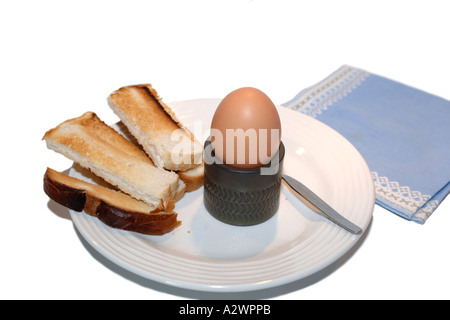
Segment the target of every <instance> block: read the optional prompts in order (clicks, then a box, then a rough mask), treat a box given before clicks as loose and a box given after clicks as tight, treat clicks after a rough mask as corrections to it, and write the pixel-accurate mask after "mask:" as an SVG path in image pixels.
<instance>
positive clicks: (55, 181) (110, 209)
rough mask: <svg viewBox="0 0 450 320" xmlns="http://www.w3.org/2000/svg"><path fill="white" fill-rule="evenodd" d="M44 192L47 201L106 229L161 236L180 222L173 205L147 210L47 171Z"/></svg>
mask: <svg viewBox="0 0 450 320" xmlns="http://www.w3.org/2000/svg"><path fill="white" fill-rule="evenodd" d="M44 191H45V193H46V194H47V195H48V196H49V197H50V199H52V200H54V201H56V202H57V203H59V204H61V205H63V206H65V207H68V208H70V209H72V210H75V211H78V212H80V211H84V212H85V213H87V214H89V215H91V216H94V217H97V218H98V219H100V221H102V222H103V223H105V224H106V225H108V226H110V227H113V228H117V229H122V230H128V231H134V232H138V233H143V234H150V235H162V234H165V233H167V232H170V231H172V230H173V229H175V228H177V227H178V226H179V225H180V224H181V222H180V221H178V220H177V213H175V212H173V209H174V204H173V202H169V203H167V204H166V207H164V208H158V207H155V206H149V205H148V204H146V203H145V202H143V201H139V200H136V199H134V198H132V197H131V196H129V195H127V194H125V193H122V192H120V191H115V190H111V189H108V188H106V187H103V186H99V185H96V184H92V183H89V182H86V181H83V180H80V179H76V178H73V177H70V176H68V175H66V174H64V173H61V172H58V171H56V170H53V169H51V168H47V170H46V172H45V175H44Z"/></svg>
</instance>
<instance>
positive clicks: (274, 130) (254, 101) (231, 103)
mask: <svg viewBox="0 0 450 320" xmlns="http://www.w3.org/2000/svg"><path fill="white" fill-rule="evenodd" d="M280 141H281V121H280V116H279V114H278V111H277V108H276V107H275V105H274V103H273V102H272V100H271V99H270V98H269V97H268V96H267V95H266V94H265V93H264V92H262V91H261V90H259V89H256V88H252V87H243V88H239V89H237V90H234V91H232V92H231V93H229V94H228V95H227V96H226V97H225V98H223V100H222V101H221V102H220V104H219V105H218V107H217V109H216V111H215V113H214V116H213V119H212V122H211V145H212V149H213V150H214V153H215V156H216V158H217V159H218V160H219V161H220V162H222V163H225V164H227V165H229V166H232V167H235V168H243V169H251V168H257V167H260V166H263V165H266V164H268V163H270V160H271V159H272V158H273V157H274V156H275V155H276V153H277V152H278V149H279V146H280Z"/></svg>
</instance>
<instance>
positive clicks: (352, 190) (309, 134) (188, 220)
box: [70, 99, 375, 292]
mask: <svg viewBox="0 0 450 320" xmlns="http://www.w3.org/2000/svg"><path fill="white" fill-rule="evenodd" d="M219 102H220V101H219V100H217V99H199V100H190V101H183V102H176V103H172V104H171V106H172V108H173V110H174V111H175V113H176V114H177V116H178V117H179V119H180V120H181V122H182V123H184V124H185V125H186V126H187V127H188V128H190V129H191V130H192V131H193V132H194V134H195V135H196V136H197V137H198V138H199V139H200V140H201V141H204V139H205V138H206V137H207V135H208V129H209V127H210V123H211V119H212V116H213V114H214V111H215V109H216V107H217V105H218V103H219ZM279 114H280V118H281V122H282V129H283V131H282V140H283V142H284V144H285V147H286V156H285V160H284V172H285V173H287V174H289V175H291V176H293V177H295V178H297V179H299V180H301V181H302V182H303V183H304V184H305V185H307V186H308V187H309V188H310V189H311V190H313V191H314V192H316V193H317V194H318V195H319V196H321V197H322V198H323V199H324V200H326V201H327V202H328V203H329V204H330V205H331V206H332V207H334V208H335V209H336V210H337V211H338V212H340V213H341V214H342V215H344V216H345V217H347V218H348V219H349V220H351V221H353V222H354V223H356V224H357V225H359V226H360V227H362V228H363V230H364V231H365V230H366V229H367V227H368V225H369V223H370V220H371V218H372V212H373V208H374V203H375V193H374V187H373V182H372V177H371V175H370V171H369V169H368V167H367V165H366V163H365V161H364V159H363V158H362V157H361V155H360V154H359V152H358V151H357V150H356V149H355V148H354V147H353V146H352V145H351V144H350V143H349V142H348V141H347V140H346V139H345V138H343V137H342V136H341V135H340V134H338V133H337V132H336V131H334V130H333V129H331V128H330V127H328V126H326V125H324V124H322V123H321V122H319V121H317V120H315V119H313V118H310V117H307V116H305V115H302V114H300V113H298V112H295V111H292V110H289V109H287V108H283V107H280V108H279ZM70 174H71V175H72V176H76V177H80V178H84V177H82V176H81V173H80V172H79V171H77V170H75V169H72V170H71V171H70ZM176 211H177V212H178V215H179V219H180V220H181V221H182V225H181V226H180V227H179V228H177V229H175V230H174V231H172V232H171V233H169V234H166V235H163V236H148V235H142V234H137V233H133V232H128V231H122V230H117V229H113V228H110V227H108V226H106V225H104V224H103V223H102V222H100V221H99V220H98V219H96V218H93V217H91V216H89V215H87V214H85V213H83V212H81V213H80V212H75V211H71V212H70V214H71V217H72V220H73V223H74V224H75V226H76V228H77V229H78V230H79V231H80V233H81V235H82V236H83V237H84V238H85V239H86V241H87V242H88V243H89V244H90V245H91V246H93V247H94V248H95V249H96V250H98V251H99V252H100V253H101V254H102V255H104V256H105V257H106V258H108V259H110V260H111V261H112V262H114V263H116V264H118V265H120V266H121V267H123V268H125V269H127V270H129V271H131V272H133V273H136V274H138V275H140V276H143V277H145V278H148V279H151V280H154V281H157V282H161V283H164V284H167V285H171V286H176V287H181V288H187V289H193V290H201V291H216V292H238V291H241V292H242V291H251V290H257V289H263V288H269V287H274V286H278V285H283V284H286V283H289V282H292V281H295V280H299V279H302V278H304V277H307V276H309V275H311V274H313V273H315V272H317V271H319V270H321V269H323V268H325V267H327V266H329V265H330V264H331V263H333V262H334V261H336V260H337V259H339V258H340V257H342V256H343V255H344V254H345V253H346V252H348V251H349V250H350V249H351V248H352V247H353V246H354V245H355V243H356V242H357V240H358V238H359V237H360V236H356V235H353V234H350V233H349V232H347V231H345V230H343V229H341V228H340V227H338V226H336V225H334V224H333V223H331V222H329V221H328V220H326V219H324V218H323V217H322V216H319V215H318V214H316V213H315V212H313V211H312V210H311V209H309V208H308V207H307V206H305V205H304V204H303V203H302V202H301V201H300V200H299V199H298V198H296V197H295V196H294V195H293V194H292V193H291V192H290V191H289V190H288V189H287V187H286V186H285V185H283V186H282V190H281V201H280V208H279V210H278V212H277V213H276V215H275V216H274V217H273V218H271V219H270V220H268V221H266V222H264V223H262V224H260V225H256V226H251V227H237V226H231V225H227V224H224V223H221V222H219V221H217V220H216V219H214V218H213V217H212V216H210V215H209V213H208V212H207V211H206V209H205V207H204V205H203V188H201V189H199V190H197V191H195V192H192V193H187V194H185V196H184V197H183V198H182V199H181V200H180V201H179V202H178V203H177V205H176Z"/></svg>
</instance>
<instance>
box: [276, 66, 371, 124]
mask: <svg viewBox="0 0 450 320" xmlns="http://www.w3.org/2000/svg"><path fill="white" fill-rule="evenodd" d="M369 75H370V74H369V73H368V72H366V71H363V70H360V69H356V68H353V67H350V66H343V67H341V68H340V69H339V70H337V71H336V72H335V73H333V74H332V75H330V76H329V77H328V78H326V79H325V80H323V81H322V82H320V83H318V84H317V85H315V86H313V87H311V88H310V89H307V90H306V91H305V92H304V93H303V94H302V95H301V96H300V97H299V99H295V100H293V101H291V102H290V103H288V104H286V105H285V106H286V107H288V108H290V109H293V110H298V111H300V112H302V113H304V114H307V115H309V116H311V117H313V118H315V117H316V116H317V115H318V114H321V113H322V111H324V110H327V109H328V107H329V106H331V105H332V104H333V103H335V102H336V101H339V100H341V99H343V98H344V97H345V96H347V95H348V94H349V93H350V92H352V91H353V90H354V89H356V88H357V87H358V86H359V85H360V84H361V83H363V82H364V80H366V79H367V77H369Z"/></svg>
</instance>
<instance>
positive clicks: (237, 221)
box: [203, 139, 285, 226]
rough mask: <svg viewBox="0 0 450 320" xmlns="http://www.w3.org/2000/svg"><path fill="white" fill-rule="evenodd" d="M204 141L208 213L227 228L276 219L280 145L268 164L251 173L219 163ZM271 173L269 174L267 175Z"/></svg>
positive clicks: (278, 196) (281, 162)
mask: <svg viewBox="0 0 450 320" xmlns="http://www.w3.org/2000/svg"><path fill="white" fill-rule="evenodd" d="M210 144H211V141H210V139H207V140H206V142H205V145H204V149H205V179H204V197H203V201H204V204H205V207H206V209H207V210H208V212H209V213H210V214H211V215H212V216H213V217H215V218H216V219H218V220H219V221H222V222H224V223H227V224H231V225H237V226H251V225H256V224H260V223H262V222H265V221H267V220H268V219H270V218H271V217H273V216H274V215H275V213H276V212H277V211H278V207H279V204H280V188H281V174H282V170H283V159H284V154H285V149H284V145H283V142H280V147H279V149H278V152H277V154H276V155H275V157H274V158H273V159H272V161H271V163H269V164H267V165H265V166H262V167H259V168H252V169H242V168H235V167H232V166H229V165H226V164H222V163H219V161H218V160H217V158H216V157H215V155H214V153H213V152H212V151H211V147H210ZM268 173H270V174H268Z"/></svg>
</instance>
